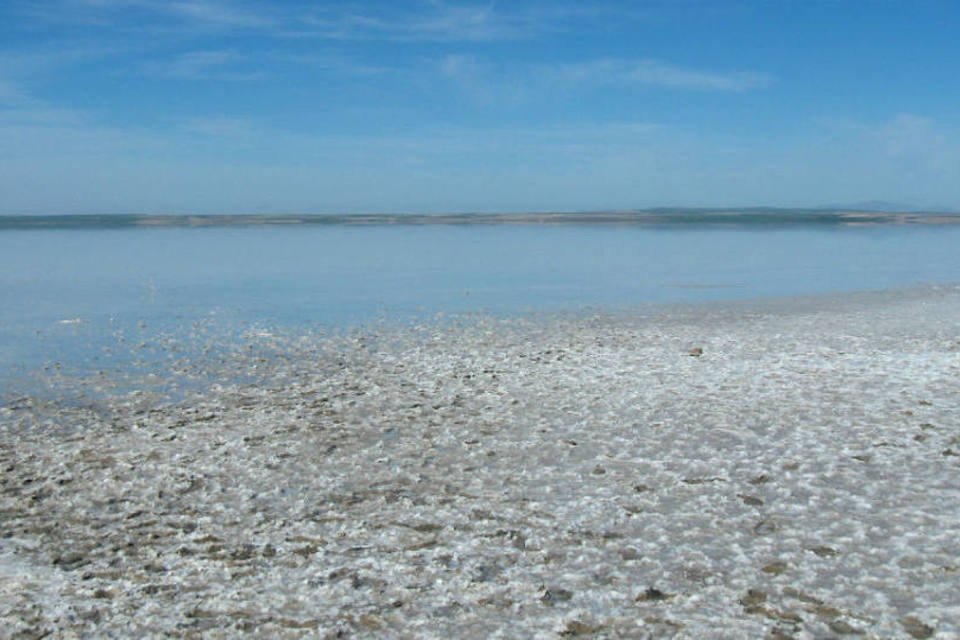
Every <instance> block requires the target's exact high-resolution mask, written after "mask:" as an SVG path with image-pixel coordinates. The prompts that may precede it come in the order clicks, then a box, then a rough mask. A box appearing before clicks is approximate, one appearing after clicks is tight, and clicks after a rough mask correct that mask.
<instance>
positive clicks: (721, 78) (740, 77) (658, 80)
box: [542, 59, 773, 91]
mask: <svg viewBox="0 0 960 640" xmlns="http://www.w3.org/2000/svg"><path fill="white" fill-rule="evenodd" d="M542 73H544V74H545V75H547V76H548V77H552V78H554V79H556V80H557V81H558V82H561V83H565V84H570V85H621V86H651V87H661V88H665V89H686V90H696V91H745V90H748V89H759V88H763V87H766V86H768V85H770V84H771V83H772V82H773V77H772V76H771V75H769V74H766V73H760V72H756V71H711V70H703V69H691V68H687V67H681V66H677V65H673V64H670V63H667V62H662V61H659V60H651V59H640V60H615V59H603V60H592V61H588V62H582V63H573V64H565V65H556V66H553V67H544V68H543V69H542Z"/></svg>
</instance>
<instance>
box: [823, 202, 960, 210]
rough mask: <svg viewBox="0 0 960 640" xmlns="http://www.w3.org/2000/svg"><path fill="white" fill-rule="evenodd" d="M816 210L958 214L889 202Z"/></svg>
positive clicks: (833, 206) (840, 205) (859, 203)
mask: <svg viewBox="0 0 960 640" xmlns="http://www.w3.org/2000/svg"><path fill="white" fill-rule="evenodd" d="M817 208H818V209H823V210H826V211H878V212H883V213H921V212H931V213H934V212H935V213H960V209H956V208H952V207H920V206H917V205H914V204H904V203H902V202H890V201H889V200H864V201H862V202H851V203H841V204H828V205H823V206H821V207H817Z"/></svg>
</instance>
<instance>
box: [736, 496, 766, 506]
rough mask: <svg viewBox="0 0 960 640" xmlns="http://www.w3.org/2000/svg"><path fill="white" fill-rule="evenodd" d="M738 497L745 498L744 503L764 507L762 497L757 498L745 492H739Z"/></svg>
mask: <svg viewBox="0 0 960 640" xmlns="http://www.w3.org/2000/svg"><path fill="white" fill-rule="evenodd" d="M737 497H738V498H740V499H741V500H743V503H744V504H747V505H750V506H751V507H762V506H763V500H761V499H760V498H755V497H753V496H748V495H746V494H744V493H738V494H737Z"/></svg>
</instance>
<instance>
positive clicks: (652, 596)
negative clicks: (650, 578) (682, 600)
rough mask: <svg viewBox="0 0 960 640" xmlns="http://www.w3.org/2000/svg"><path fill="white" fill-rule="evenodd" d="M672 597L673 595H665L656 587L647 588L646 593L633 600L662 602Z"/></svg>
mask: <svg viewBox="0 0 960 640" xmlns="http://www.w3.org/2000/svg"><path fill="white" fill-rule="evenodd" d="M672 597H673V594H670V593H665V592H663V591H661V590H660V589H657V588H656V587H648V588H647V590H646V591H644V592H643V593H641V594H640V595H638V596H637V597H636V598H635V601H636V602H663V601H664V600H669V599H670V598H672Z"/></svg>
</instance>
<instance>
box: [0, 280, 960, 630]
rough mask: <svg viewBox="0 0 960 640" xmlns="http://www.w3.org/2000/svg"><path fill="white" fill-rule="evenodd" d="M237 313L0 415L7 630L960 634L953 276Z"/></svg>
mask: <svg viewBox="0 0 960 640" xmlns="http://www.w3.org/2000/svg"><path fill="white" fill-rule="evenodd" d="M257 339H258V340H261V341H263V342H265V343H269V346H270V348H271V350H272V352H273V353H275V354H277V355H276V357H271V358H262V357H255V356H253V355H250V356H243V355H242V353H240V354H238V355H236V356H235V357H233V358H232V359H230V360H229V361H227V362H226V363H225V364H224V365H222V366H223V367H224V370H223V373H224V375H223V376H221V377H222V379H223V380H224V381H226V380H227V379H236V376H237V375H238V374H241V377H245V378H246V379H251V380H255V382H253V383H250V384H227V383H226V382H224V383H223V384H220V385H214V386H213V387H211V388H208V389H204V390H203V391H202V392H200V393H197V394H196V395H194V396H190V397H188V398H185V399H180V400H178V401H177V402H170V401H162V400H159V399H157V398H154V397H152V396H150V395H148V394H130V395H124V396H119V397H108V398H105V399H101V400H97V401H94V402H90V403H87V404H85V405H81V404H77V403H62V402H56V401H51V400H42V399H39V398H30V397H24V398H19V399H17V400H15V401H13V402H10V403H9V404H8V405H6V406H5V407H3V408H2V409H0V464H2V468H3V475H2V498H0V516H2V517H0V535H2V537H0V629H3V631H2V632H0V634H9V635H11V636H14V637H41V636H44V635H50V634H53V636H55V637H58V636H61V635H62V636H67V637H72V636H89V637H94V636H96V637H108V636H114V637H133V636H138V637H142V636H149V635H157V636H162V635H172V636H203V637H230V636H235V635H238V634H240V633H243V632H247V633H250V634H253V635H257V636H261V637H277V636H279V637H301V636H306V637H397V638H407V637H410V638H412V637H457V638H486V637H494V638H495V637H503V638H515V637H537V638H550V637H558V636H576V635H584V636H591V635H593V636H596V637H610V638H614V637H624V638H643V637H651V638H659V637H677V638H744V637H782V638H789V637H795V638H824V637H836V636H842V635H853V634H862V635H863V637H877V638H890V637H894V638H899V637H902V638H926V637H942V638H951V637H958V636H960V596H958V594H960V473H958V472H960V289H958V288H956V287H940V288H931V289H923V290H912V291H903V292H888V293H876V294H858V295H854V296H847V297H839V296H825V297H813V298H806V299H792V300H780V301H774V302H757V303H725V304H723V305H700V306H688V307H669V308H667V307H665V308H659V309H654V308H650V309H643V310H638V311H637V312H636V313H633V314H618V315H614V316H608V315H598V316H586V315H578V316H543V317H535V318H534V317H528V318H522V319H512V320H507V319H490V318H471V319H468V320H463V321H460V322H450V323H444V324H436V325H426V326H418V327H405V328H392V329H387V328H384V329H379V330H370V331H366V332H357V333H353V334H350V335H347V336H339V337H332V338H317V337H312V336H295V335H287V336H271V335H268V334H264V335H262V336H259V337H258V338H257ZM695 348H699V349H701V350H702V354H701V355H699V356H695V355H691V350H692V349H695ZM227 373H229V377H228V376H227V375H226V374H227ZM215 377H216V376H215Z"/></svg>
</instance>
